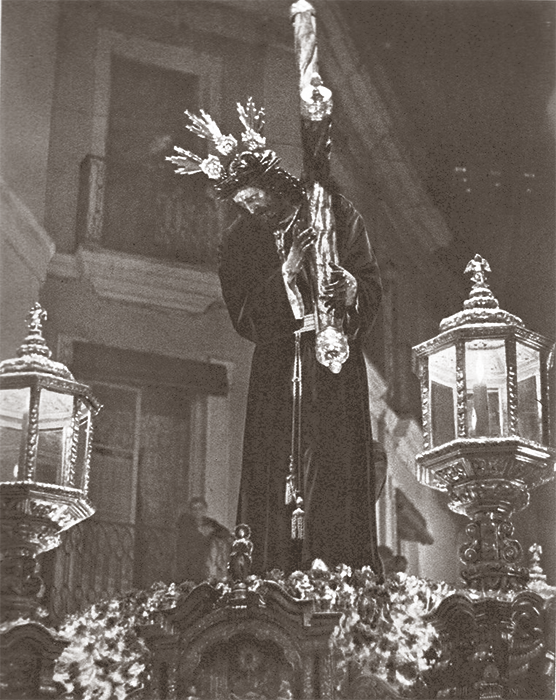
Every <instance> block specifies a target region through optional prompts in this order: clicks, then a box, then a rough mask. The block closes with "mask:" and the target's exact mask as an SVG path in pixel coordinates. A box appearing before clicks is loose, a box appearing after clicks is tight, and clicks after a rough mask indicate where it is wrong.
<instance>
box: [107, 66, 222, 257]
mask: <svg viewBox="0 0 556 700" xmlns="http://www.w3.org/2000/svg"><path fill="white" fill-rule="evenodd" d="M198 82H199V81H198V78H197V76H195V75H189V74H186V73H181V72H179V71H173V70H166V69H162V68H159V67H156V66H151V65H145V64H142V63H138V62H135V61H130V60H128V59H125V58H122V57H121V56H117V55H114V56H113V58H112V74H111V93H110V116H109V122H108V140H107V146H106V192H105V210H104V225H103V245H104V246H106V247H107V248H111V249H113V250H121V251H124V252H127V253H137V254H140V255H147V256H152V257H159V258H166V259H171V260H176V261H179V262H186V263H191V264H196V265H198V264H202V265H207V266H214V264H215V261H216V249H217V238H218V223H217V221H218V219H217V209H216V206H217V205H216V201H215V199H214V196H213V195H212V193H211V189H210V186H209V185H208V183H207V182H206V178H205V177H204V176H203V175H199V174H197V175H176V174H175V173H174V166H173V165H172V164H171V163H169V162H168V161H166V160H165V156H168V155H171V154H172V153H173V149H174V146H175V145H176V146H181V147H182V148H187V149H189V150H192V151H194V152H196V153H198V154H199V155H205V153H204V151H203V149H205V150H206V144H205V143H204V142H203V141H202V140H201V139H199V138H198V137H196V136H194V135H193V134H191V133H190V132H189V131H188V130H187V129H186V128H185V124H186V122H187V119H186V117H185V115H184V111H185V110H186V109H188V110H190V111H197V110H198V107H199V104H198V90H199V86H198Z"/></svg>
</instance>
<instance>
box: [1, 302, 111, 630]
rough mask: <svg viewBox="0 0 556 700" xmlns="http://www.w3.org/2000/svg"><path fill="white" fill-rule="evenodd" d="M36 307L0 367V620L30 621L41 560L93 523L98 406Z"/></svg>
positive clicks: (38, 590)
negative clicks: (49, 338) (56, 355)
mask: <svg viewBox="0 0 556 700" xmlns="http://www.w3.org/2000/svg"><path fill="white" fill-rule="evenodd" d="M45 318H46V313H45V312H44V310H43V309H42V308H41V307H40V305H39V304H35V306H34V307H33V309H32V311H31V312H30V315H29V321H28V326H29V333H28V335H27V337H26V338H25V340H24V342H23V345H22V346H21V348H20V349H19V351H18V357H17V358H14V359H9V360H5V361H4V362H2V363H0V498H1V507H2V511H1V516H0V525H1V551H2V563H1V567H2V577H1V578H2V619H4V620H5V619H15V618H18V617H32V615H33V613H34V612H36V611H37V609H38V608H39V598H40V595H41V589H42V581H41V579H40V576H39V574H38V565H37V562H36V555H37V554H40V553H41V552H45V551H47V550H49V549H53V548H54V547H57V546H58V544H59V542H60V533H61V532H62V531H63V530H67V529H68V528H70V527H72V526H73V525H75V524H76V523H78V522H80V521H81V520H84V519H86V518H88V517H90V516H91V515H92V514H93V513H94V508H93V507H92V505H91V504H90V502H89V501H88V499H87V485H88V476H89V460H90V451H91V441H92V418H93V416H94V414H95V413H96V412H97V411H98V409H99V404H98V403H97V401H96V400H95V399H94V397H93V396H92V395H91V393H90V390H89V388H88V387H87V386H85V385H83V384H79V383H78V382H76V381H75V379H74V378H73V376H72V374H71V373H70V371H69V370H68V369H67V367H65V366H64V365H63V364H60V363H59V362H54V361H53V360H51V359H50V358H51V354H52V353H51V352H50V350H49V348H48V347H47V345H46V343H45V341H44V338H43V335H42V321H43V320H44V319H45Z"/></svg>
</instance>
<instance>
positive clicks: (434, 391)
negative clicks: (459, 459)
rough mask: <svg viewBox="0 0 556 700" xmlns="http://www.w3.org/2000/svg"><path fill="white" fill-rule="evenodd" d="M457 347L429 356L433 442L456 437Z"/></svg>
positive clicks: (447, 440) (452, 346) (441, 443)
mask: <svg viewBox="0 0 556 700" xmlns="http://www.w3.org/2000/svg"><path fill="white" fill-rule="evenodd" d="M456 376H457V375H456V348H455V346H454V345H450V346H449V347H446V348H443V349H442V350H439V351H438V352H435V353H433V354H432V355H430V357H429V396H430V426H431V443H432V445H433V446H437V445H443V444H444V443H445V442H450V440H454V439H455V437H456V405H457V404H456V401H457V391H456Z"/></svg>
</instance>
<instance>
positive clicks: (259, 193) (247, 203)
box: [233, 185, 292, 223]
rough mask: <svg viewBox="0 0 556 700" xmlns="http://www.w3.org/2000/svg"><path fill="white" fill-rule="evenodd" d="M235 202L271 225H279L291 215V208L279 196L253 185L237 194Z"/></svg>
mask: <svg viewBox="0 0 556 700" xmlns="http://www.w3.org/2000/svg"><path fill="white" fill-rule="evenodd" d="M233 200H234V202H235V203H236V204H238V205H239V206H240V207H242V208H243V209H245V210H247V211H248V212H249V213H250V214H253V216H258V217H261V218H262V219H265V220H266V221H268V222H270V223H278V222H280V221H281V220H282V219H283V218H284V217H285V216H287V215H288V214H289V213H290V209H292V207H291V206H289V205H288V203H287V202H286V201H285V200H284V198H283V197H280V196H279V195H277V194H274V193H272V192H268V191H267V190H263V189H262V188H261V187H257V186H254V185H251V186H249V187H242V188H241V189H240V190H238V191H237V192H236V194H235V195H234V197H233Z"/></svg>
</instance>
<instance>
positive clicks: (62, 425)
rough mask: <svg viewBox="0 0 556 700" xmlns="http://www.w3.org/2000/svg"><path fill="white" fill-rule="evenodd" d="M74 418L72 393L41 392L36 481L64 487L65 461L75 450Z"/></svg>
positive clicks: (46, 390) (44, 390)
mask: <svg viewBox="0 0 556 700" xmlns="http://www.w3.org/2000/svg"><path fill="white" fill-rule="evenodd" d="M72 416H73V395H72V394H60V393H58V392H55V391H50V390H49V389H42V390H41V394H40V401H39V425H38V437H39V439H38V450H37V464H36V468H35V481H38V482H41V483H43V484H62V474H63V473H64V462H65V460H66V459H69V456H70V451H71V435H72Z"/></svg>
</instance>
